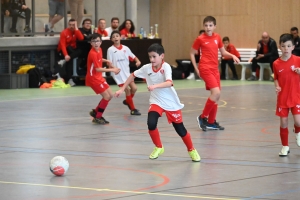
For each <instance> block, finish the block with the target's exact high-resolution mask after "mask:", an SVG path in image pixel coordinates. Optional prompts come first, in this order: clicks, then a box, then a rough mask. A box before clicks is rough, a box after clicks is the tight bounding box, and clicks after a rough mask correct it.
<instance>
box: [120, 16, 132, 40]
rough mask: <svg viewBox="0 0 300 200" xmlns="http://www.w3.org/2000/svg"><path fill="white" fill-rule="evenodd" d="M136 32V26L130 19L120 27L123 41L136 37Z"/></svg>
mask: <svg viewBox="0 0 300 200" xmlns="http://www.w3.org/2000/svg"><path fill="white" fill-rule="evenodd" d="M134 30H135V27H134V24H133V22H132V21H131V20H130V19H126V20H125V21H124V22H123V23H122V24H121V26H120V27H119V31H120V33H121V38H122V39H124V38H132V37H135V34H134Z"/></svg>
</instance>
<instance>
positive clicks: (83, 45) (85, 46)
mask: <svg viewBox="0 0 300 200" xmlns="http://www.w3.org/2000/svg"><path fill="white" fill-rule="evenodd" d="M91 25H92V20H91V19H84V20H83V22H82V28H79V30H80V32H81V33H82V35H83V37H84V39H83V40H78V41H77V48H78V49H81V54H80V56H79V57H80V58H81V59H80V62H79V63H80V67H81V68H85V66H86V63H87V57H88V54H89V52H90V50H91V44H90V41H91V37H92V34H93V30H92V28H91Z"/></svg>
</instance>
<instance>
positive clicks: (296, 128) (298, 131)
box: [294, 124, 300, 133]
mask: <svg viewBox="0 0 300 200" xmlns="http://www.w3.org/2000/svg"><path fill="white" fill-rule="evenodd" d="M294 128H295V133H300V127H298V126H296V125H295V124H294Z"/></svg>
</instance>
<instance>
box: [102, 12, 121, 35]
mask: <svg viewBox="0 0 300 200" xmlns="http://www.w3.org/2000/svg"><path fill="white" fill-rule="evenodd" d="M118 27H119V18H117V17H113V18H111V20H110V27H108V28H106V29H105V30H106V32H107V35H108V36H109V37H110V35H111V33H112V32H113V31H117V30H118Z"/></svg>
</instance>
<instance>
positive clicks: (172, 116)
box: [148, 104, 182, 124]
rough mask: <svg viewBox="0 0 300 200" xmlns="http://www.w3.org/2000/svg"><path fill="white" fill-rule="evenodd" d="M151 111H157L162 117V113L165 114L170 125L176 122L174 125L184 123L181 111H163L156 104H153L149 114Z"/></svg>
mask: <svg viewBox="0 0 300 200" xmlns="http://www.w3.org/2000/svg"><path fill="white" fill-rule="evenodd" d="M150 111H155V112H157V113H158V114H159V115H160V116H162V113H163V112H165V113H166V116H167V119H168V122H169V124H170V123H172V122H174V123H182V114H181V110H176V111H168V110H164V109H162V108H161V107H160V106H158V105H156V104H151V105H150V107H149V110H148V112H150Z"/></svg>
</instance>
